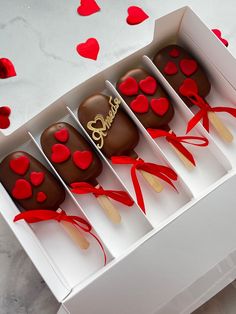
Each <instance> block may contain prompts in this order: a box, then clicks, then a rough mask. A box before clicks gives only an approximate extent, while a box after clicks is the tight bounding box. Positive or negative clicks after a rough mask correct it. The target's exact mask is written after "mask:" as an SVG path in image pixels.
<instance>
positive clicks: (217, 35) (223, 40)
mask: <svg viewBox="0 0 236 314" xmlns="http://www.w3.org/2000/svg"><path fill="white" fill-rule="evenodd" d="M212 32H213V33H214V34H215V35H216V37H218V38H219V40H220V41H221V42H222V43H223V44H224V45H225V46H226V47H228V46H229V42H228V40H227V39H225V38H223V37H221V31H220V30H219V29H217V28H215V29H212Z"/></svg>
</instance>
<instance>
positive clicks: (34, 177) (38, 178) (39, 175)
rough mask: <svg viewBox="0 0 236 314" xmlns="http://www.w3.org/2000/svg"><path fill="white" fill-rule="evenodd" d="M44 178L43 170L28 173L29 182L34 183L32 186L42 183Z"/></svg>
mask: <svg viewBox="0 0 236 314" xmlns="http://www.w3.org/2000/svg"><path fill="white" fill-rule="evenodd" d="M44 178H45V174H44V173H43V172H35V171H33V172H31V174H30V182H31V183H32V184H33V185H34V186H39V185H41V184H42V183H43V181H44Z"/></svg>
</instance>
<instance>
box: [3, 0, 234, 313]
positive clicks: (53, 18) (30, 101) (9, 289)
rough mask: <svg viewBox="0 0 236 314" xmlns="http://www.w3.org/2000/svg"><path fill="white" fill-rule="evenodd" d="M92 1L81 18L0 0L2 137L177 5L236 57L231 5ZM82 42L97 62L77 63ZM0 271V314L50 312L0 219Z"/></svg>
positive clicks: (42, 2)
mask: <svg viewBox="0 0 236 314" xmlns="http://www.w3.org/2000/svg"><path fill="white" fill-rule="evenodd" d="M97 2H98V3H99V4H100V6H101V7H102V11H101V12H99V13H98V14H95V15H93V16H90V17H80V16H78V15H77V13H76V8H77V6H78V4H79V1H78V0H77V1H75V0H50V1H49V0H0V56H1V57H8V58H10V59H11V60H12V61H13V62H14V64H15V67H16V71H17V74H18V75H17V77H14V78H10V79H8V80H1V81H0V106H3V105H10V106H11V107H12V109H13V113H12V117H11V121H12V124H11V127H10V128H9V129H8V130H6V131H4V134H5V135H7V134H9V133H11V132H12V131H14V130H15V129H16V128H17V127H19V126H20V125H22V124H23V123H24V122H26V121H27V120H28V119H29V118H30V117H32V116H34V115H35V114H37V113H38V112H39V111H41V110H42V109H43V108H45V107H46V106H48V105H49V104H50V103H51V102H53V101H54V100H56V99H57V98H59V97H60V96H61V95H63V94H64V93H65V92H67V91H68V90H70V89H71V88H73V87H74V86H76V85H77V84H79V83H80V82H82V81H83V80H85V79H86V78H89V77H90V76H91V75H93V74H95V73H97V72H99V71H100V70H102V69H104V68H106V67H107V66H109V65H110V64H112V63H114V62H116V61H118V60H119V59H121V58H123V57H125V56H127V55H128V54H130V53H132V52H133V51H135V50H136V49H138V48H140V47H141V46H143V45H144V44H145V43H147V42H149V41H150V39H151V38H152V26H153V22H154V19H155V18H157V17H159V16H161V15H164V14H166V13H168V12H170V11H172V10H174V9H177V8H179V7H182V6H184V5H190V6H191V7H192V8H193V9H194V11H195V12H196V13H197V14H199V16H200V17H201V18H202V20H203V21H204V22H205V23H206V24H207V25H208V26H209V27H210V28H220V29H221V30H222V31H223V34H224V36H225V37H226V38H227V39H228V40H229V42H230V46H229V50H230V51H231V52H232V54H233V55H236V22H235V13H236V12H235V11H236V4H235V0H225V1H222V0H208V1H205V0H192V1H190V0H189V1H187V0H175V1H173V0H122V1H119V0H106V1H103V0H97ZM129 5H140V6H142V7H143V8H144V9H145V11H146V12H147V13H148V14H149V15H150V19H149V20H147V21H145V22H144V23H142V24H140V25H138V26H132V27H131V26H128V25H127V24H126V23H125V17H126V9H127V7H128V6H129ZM89 37H96V38H97V39H98V40H99V42H100V45H101V52H100V54H99V58H98V61H97V62H94V61H92V60H86V59H83V58H81V57H80V56H79V55H78V54H77V52H76V49H75V47H76V45H77V44H78V43H79V42H83V41H85V40H86V39H87V38H89ZM0 266H1V272H0V314H13V313H14V314H26V313H31V314H54V313H56V311H57V308H58V304H57V302H56V301H55V299H54V298H53V296H52V295H51V293H50V292H49V290H48V289H47V287H46V286H45V284H44V282H43V280H42V279H41V278H40V276H39V275H38V273H37V271H36V270H35V268H34V266H33V265H32V264H31V262H30V261H29V259H28V258H27V257H26V255H25V253H24V252H23V251H22V249H21V247H20V246H19V245H18V243H17V241H16V240H15V239H14V236H13V235H12V233H11V232H10V230H9V229H8V227H7V226H6V225H5V223H4V222H2V221H1V222H0ZM88 314H89V313H88ZM99 314H100V313H99Z"/></svg>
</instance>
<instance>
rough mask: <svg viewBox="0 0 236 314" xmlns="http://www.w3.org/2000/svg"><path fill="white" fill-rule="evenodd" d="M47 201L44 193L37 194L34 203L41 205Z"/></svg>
mask: <svg viewBox="0 0 236 314" xmlns="http://www.w3.org/2000/svg"><path fill="white" fill-rule="evenodd" d="M46 199H47V195H46V194H45V193H44V192H38V193H37V196H36V201H37V202H38V203H43V202H45V201H46Z"/></svg>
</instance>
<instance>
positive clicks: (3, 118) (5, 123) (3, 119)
mask: <svg viewBox="0 0 236 314" xmlns="http://www.w3.org/2000/svg"><path fill="white" fill-rule="evenodd" d="M10 114H11V108H9V107H7V106H4V107H0V129H7V128H8V127H9V125H10V119H9V116H10Z"/></svg>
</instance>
